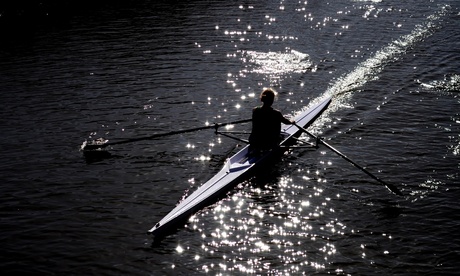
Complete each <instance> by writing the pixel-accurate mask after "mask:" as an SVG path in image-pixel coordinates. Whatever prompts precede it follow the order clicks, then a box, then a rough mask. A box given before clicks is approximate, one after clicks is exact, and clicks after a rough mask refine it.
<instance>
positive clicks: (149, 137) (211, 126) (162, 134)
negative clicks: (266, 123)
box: [84, 119, 252, 149]
mask: <svg viewBox="0 0 460 276" xmlns="http://www.w3.org/2000/svg"><path fill="white" fill-rule="evenodd" d="M251 120H252V119H245V120H238V121H233V122H226V123H219V124H217V123H216V124H213V125H209V126H202V127H195V128H189V129H182V130H175V131H170V132H165V133H157V134H152V135H150V136H145V137H138V138H133V139H128V140H121V141H115V142H108V143H104V144H97V145H92V144H87V145H86V146H85V148H84V149H97V148H104V147H107V146H113V145H120V144H126V143H131V142H137V141H142V140H150V139H155V138H160V137H165V136H171V135H176V134H182V133H189V132H194V131H200V130H205V129H212V128H215V129H217V128H219V127H223V126H227V125H234V124H240V123H247V122H250V121H251Z"/></svg>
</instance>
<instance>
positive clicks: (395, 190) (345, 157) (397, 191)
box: [295, 124, 403, 196]
mask: <svg viewBox="0 0 460 276" xmlns="http://www.w3.org/2000/svg"><path fill="white" fill-rule="evenodd" d="M295 126H296V127H298V128H299V129H300V130H302V131H303V132H305V133H306V134H308V135H309V136H311V137H312V138H314V139H316V141H317V142H319V143H321V144H323V145H325V146H326V147H327V148H329V149H330V150H332V151H333V152H335V153H337V154H338V155H340V157H342V158H343V159H345V160H347V161H348V162H350V163H351V164H352V165H353V166H355V167H357V168H358V169H360V170H362V171H363V172H365V173H366V174H367V175H369V176H370V177H372V178H373V179H375V180H377V181H378V182H379V183H380V184H382V185H384V186H385V187H387V189H388V190H390V191H391V192H393V193H395V194H397V195H400V196H402V195H403V194H402V193H401V191H399V189H398V188H396V187H395V186H394V185H392V184H389V183H385V182H384V181H383V180H381V179H380V178H378V177H377V176H375V175H373V174H372V173H370V172H369V171H367V170H366V169H364V168H363V167H361V166H360V165H358V164H356V162H354V161H353V160H351V159H350V158H348V157H347V156H346V155H345V154H343V153H341V152H340V151H338V150H336V149H335V148H334V147H332V146H331V145H329V144H328V143H326V142H325V141H323V140H321V139H319V138H318V137H317V136H315V135H313V134H312V133H310V132H309V131H308V130H306V129H304V128H303V127H301V126H299V125H298V124H295Z"/></svg>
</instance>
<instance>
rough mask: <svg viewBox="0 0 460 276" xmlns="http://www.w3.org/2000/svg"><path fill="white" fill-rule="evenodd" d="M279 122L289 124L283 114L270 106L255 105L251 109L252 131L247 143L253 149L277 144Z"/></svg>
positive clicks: (267, 147) (262, 148) (278, 140)
mask: <svg viewBox="0 0 460 276" xmlns="http://www.w3.org/2000/svg"><path fill="white" fill-rule="evenodd" d="M281 123H285V124H290V123H291V122H290V121H289V120H288V119H286V118H284V116H283V114H281V112H279V111H278V110H276V109H273V108H272V107H265V106H262V107H256V108H254V109H253V111H252V131H251V135H250V136H249V143H250V145H251V147H252V148H255V149H261V150H264V149H270V148H273V147H274V146H277V145H279V143H280V141H281V139H280V133H281Z"/></svg>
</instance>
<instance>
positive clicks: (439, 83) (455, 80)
mask: <svg viewBox="0 0 460 276" xmlns="http://www.w3.org/2000/svg"><path fill="white" fill-rule="evenodd" d="M420 85H421V86H423V87H425V88H429V89H434V90H436V91H442V92H460V75H458V74H452V75H446V76H445V77H444V80H435V81H432V82H429V83H421V82H420Z"/></svg>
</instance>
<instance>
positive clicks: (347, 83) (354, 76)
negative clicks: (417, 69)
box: [326, 5, 451, 111]
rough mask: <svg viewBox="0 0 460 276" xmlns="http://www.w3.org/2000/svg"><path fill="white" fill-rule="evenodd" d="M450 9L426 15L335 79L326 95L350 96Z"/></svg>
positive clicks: (438, 24) (431, 30) (427, 33)
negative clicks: (410, 30)
mask: <svg viewBox="0 0 460 276" xmlns="http://www.w3.org/2000/svg"><path fill="white" fill-rule="evenodd" d="M450 9H451V8H450V6H449V5H445V6H443V7H441V8H440V10H439V11H437V12H436V13H434V14H432V15H430V16H428V17H427V20H426V21H425V22H424V23H422V24H419V25H417V26H415V28H414V30H412V32H411V33H410V34H407V35H404V36H402V37H400V38H399V39H396V40H394V41H392V42H390V43H389V44H388V45H387V46H385V47H383V48H382V49H381V50H379V51H377V52H376V53H375V54H374V55H373V56H371V57H370V58H368V59H367V60H365V61H363V62H362V63H360V64H358V66H356V67H355V69H354V70H353V71H352V72H350V73H348V74H346V75H344V76H342V77H340V78H339V79H338V80H336V81H335V82H334V83H333V84H332V85H331V86H330V87H329V88H328V89H327V91H326V95H327V96H332V95H335V96H338V95H341V96H343V97H344V98H348V97H351V93H349V92H352V91H355V90H356V89H358V88H359V87H361V86H363V85H364V84H366V83H367V82H369V81H372V80H376V79H378V74H379V73H380V72H382V71H383V70H384V69H385V67H386V66H387V65H388V64H390V63H392V62H394V61H397V60H398V59H400V57H401V56H402V55H404V54H406V53H407V52H408V51H409V50H410V49H411V48H412V47H413V46H414V45H416V44H417V43H419V42H421V41H423V40H425V39H426V38H427V37H429V36H431V35H433V34H434V33H435V32H436V30H438V29H439V28H441V24H442V22H443V20H442V19H443V18H444V17H445V16H446V15H448V13H449V11H450ZM344 100H345V99H344ZM344 100H342V102H344ZM330 111H333V110H330Z"/></svg>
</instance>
